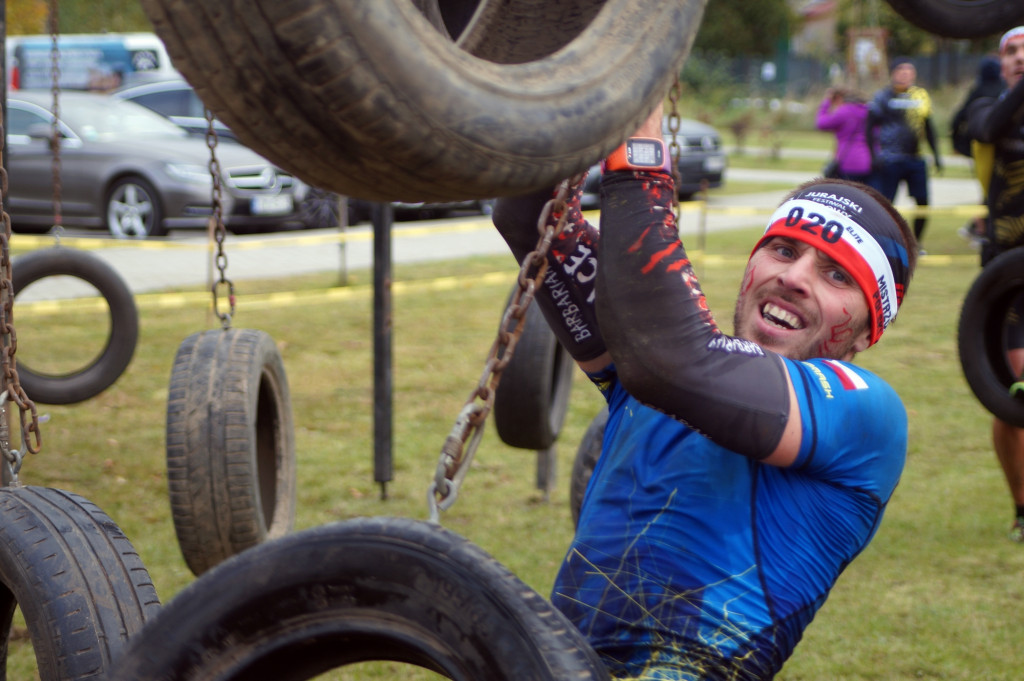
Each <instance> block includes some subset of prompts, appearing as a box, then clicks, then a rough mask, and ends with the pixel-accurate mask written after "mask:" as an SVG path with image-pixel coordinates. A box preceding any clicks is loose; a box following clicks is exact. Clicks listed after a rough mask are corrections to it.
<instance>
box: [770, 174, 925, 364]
mask: <svg viewBox="0 0 1024 681" xmlns="http://www.w3.org/2000/svg"><path fill="white" fill-rule="evenodd" d="M819 193H820V192H819ZM804 194H805V195H806V194H807V193H806V192H805V193H804ZM830 196H831V199H832V200H830V201H828V202H824V203H823V202H821V201H819V200H811V199H807V198H793V199H790V200H788V201H786V202H785V203H783V204H782V205H781V206H779V207H778V208H777V209H776V210H775V213H773V214H772V217H771V219H770V220H769V221H768V227H767V229H766V230H765V232H764V236H762V237H761V240H760V241H759V242H758V243H757V246H755V247H754V250H755V251H756V250H757V249H758V248H760V247H761V246H762V244H764V242H765V241H766V240H768V239H770V238H772V237H775V236H784V237H787V238H790V239H796V240H797V241H802V242H804V243H807V244H810V245H811V246H814V247H815V248H817V249H818V250H820V251H822V252H824V253H825V254H827V255H828V256H829V257H830V258H832V259H833V260H835V261H836V262H837V263H838V264H839V266H840V267H842V268H843V269H844V270H846V271H847V272H849V273H850V276H851V277H853V279H854V281H855V282H856V283H857V285H858V286H859V287H860V289H861V291H863V292H864V297H865V298H866V299H867V303H868V311H869V313H870V316H871V343H872V344H874V343H875V342H877V341H878V339H879V338H880V337H881V336H882V332H883V331H885V328H886V327H887V326H888V325H889V323H890V322H891V321H892V320H893V319H894V318H895V317H896V311H897V309H898V308H899V305H900V303H901V302H902V299H903V290H904V288H905V285H906V282H905V281H902V280H899V279H897V277H896V275H895V274H894V272H893V256H894V255H896V257H897V263H898V262H899V260H902V261H903V262H904V263H905V262H906V255H905V251H904V252H903V253H902V258H900V257H899V249H897V252H896V253H895V254H894V253H891V252H890V253H887V252H886V250H885V249H884V248H883V247H882V245H881V244H880V243H879V241H878V240H876V236H875V235H874V234H873V233H872V232H876V231H878V230H877V229H873V230H872V229H870V228H869V227H867V225H866V224H865V220H864V218H865V217H866V216H860V219H857V218H855V217H853V216H854V214H855V210H853V209H859V208H860V206H859V205H858V204H856V203H854V202H853V201H849V200H847V201H846V202H845V203H844V202H843V199H844V198H845V197H842V196H838V197H837V196H836V195H835V194H831V195H830ZM889 221H890V222H891V218H890V219H889ZM886 231H888V230H886ZM886 241H891V238H889V239H886ZM889 250H890V251H892V250H894V249H893V248H892V247H891V244H890V249H889ZM901 270H902V268H901ZM901 274H904V278H905V273H904V272H902V271H901Z"/></svg>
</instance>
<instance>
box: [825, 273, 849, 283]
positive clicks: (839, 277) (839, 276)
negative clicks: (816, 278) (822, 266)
mask: <svg viewBox="0 0 1024 681" xmlns="http://www.w3.org/2000/svg"><path fill="white" fill-rule="evenodd" d="M828 276H829V278H830V279H831V280H832V281H834V282H836V283H837V284H849V283H850V275H848V274H847V273H846V272H844V271H842V270H829V271H828Z"/></svg>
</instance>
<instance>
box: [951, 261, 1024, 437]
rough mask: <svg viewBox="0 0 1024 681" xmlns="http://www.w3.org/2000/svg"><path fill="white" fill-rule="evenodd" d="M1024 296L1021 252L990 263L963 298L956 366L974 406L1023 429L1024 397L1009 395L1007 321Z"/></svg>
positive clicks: (1023, 270)
mask: <svg viewBox="0 0 1024 681" xmlns="http://www.w3.org/2000/svg"><path fill="white" fill-rule="evenodd" d="M1018 296H1024V248H1015V249H1013V250H1010V251H1007V252H1005V253H1002V254H1001V255H999V256H997V257H995V258H993V259H992V260H991V261H990V262H989V263H988V264H987V265H985V267H984V268H983V269H982V270H981V274H979V275H978V277H977V278H976V279H975V280H974V283H973V284H971V287H970V289H968V291H967V295H966V296H965V297H964V304H963V308H962V309H961V311H960V323H959V326H958V330H957V340H958V349H959V352H960V366H961V367H962V369H963V372H964V378H966V379H967V384H968V385H969V386H970V388H971V390H972V391H973V392H974V395H975V397H977V398H978V401H979V402H981V404H982V405H983V406H984V407H985V408H986V409H988V411H989V412H991V413H992V415H994V416H997V417H999V418H1000V419H1002V420H1003V421H1006V422H1007V423H1010V424H1013V425H1015V426H1017V427H1018V428H1024V397H1020V396H1016V397H1015V396H1013V395H1011V394H1010V386H1011V385H1013V383H1014V382H1016V381H1017V380H1018V377H1016V376H1014V374H1013V371H1012V369H1011V368H1010V365H1009V362H1008V361H1007V356H1006V347H1007V346H1006V329H1005V326H1006V316H1007V313H1008V311H1009V310H1010V307H1011V305H1012V304H1013V301H1014V299H1015V298H1017V297H1018Z"/></svg>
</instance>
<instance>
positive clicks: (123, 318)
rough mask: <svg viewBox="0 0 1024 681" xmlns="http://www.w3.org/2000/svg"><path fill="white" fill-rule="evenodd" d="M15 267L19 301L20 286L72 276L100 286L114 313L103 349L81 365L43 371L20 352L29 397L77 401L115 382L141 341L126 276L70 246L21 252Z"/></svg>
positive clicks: (20, 369) (45, 401) (20, 371)
mask: <svg viewBox="0 0 1024 681" xmlns="http://www.w3.org/2000/svg"><path fill="white" fill-rule="evenodd" d="M11 270H12V274H13V276H12V284H13V285H14V292H15V300H17V295H18V293H19V292H20V291H24V290H25V289H26V288H28V287H29V286H30V285H32V284H34V283H35V282H37V281H39V280H41V279H45V278H47V277H56V276H70V277H75V278H77V279H81V280H82V281H84V282H85V283H87V284H89V285H91V286H93V287H94V288H95V289H96V290H97V291H99V294H100V295H101V296H102V297H103V299H104V301H105V302H106V304H107V308H108V310H109V312H110V333H109V335H108V336H107V339H106V343H105V344H104V347H103V349H102V350H101V351H100V353H99V354H98V355H97V356H96V357H95V358H94V359H93V360H92V361H91V362H90V363H89V364H87V365H86V366H84V367H82V368H81V369H77V370H75V371H71V372H69V373H66V374H48V373H43V372H42V371H40V370H36V369H33V368H32V366H31V365H30V364H29V363H26V362H25V361H24V359H23V358H24V356H25V355H24V353H21V354H19V355H17V359H18V378H19V379H20V381H21V387H22V388H24V389H25V393H26V394H27V395H28V396H29V398H30V399H32V400H33V401H34V402H41V403H43V404H74V403H76V402H83V401H85V400H88V399H89V398H91V397H95V396H96V395H98V394H100V393H101V392H103V391H104V390H106V389H107V388H109V387H110V386H112V385H113V384H114V383H115V382H116V381H117V379H118V378H120V377H121V374H123V373H124V371H125V369H127V368H128V365H129V363H131V360H132V355H133V354H134V353H135V346H136V344H137V343H138V340H139V313H138V310H137V309H136V307H135V298H134V297H133V296H132V292H131V289H129V288H128V284H126V283H125V281H124V279H122V278H121V275H119V274H118V273H117V271H116V270H115V269H114V268H112V267H111V266H110V265H108V264H107V263H105V262H104V261H102V260H100V259H99V258H97V257H96V256H94V255H92V254H90V253H87V252H86V251H76V250H74V249H71V248H46V249H41V250H38V251H31V252H29V253H26V254H24V255H20V256H17V257H16V258H14V260H13V263H12V266H11ZM29 352H31V350H29Z"/></svg>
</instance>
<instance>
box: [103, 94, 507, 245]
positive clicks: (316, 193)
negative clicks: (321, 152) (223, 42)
mask: <svg viewBox="0 0 1024 681" xmlns="http://www.w3.org/2000/svg"><path fill="white" fill-rule="evenodd" d="M112 94H113V96H114V97H117V98H118V99H126V100H128V101H132V102H135V103H136V104H141V105H142V106H144V107H146V108H148V109H151V110H153V111H155V112H156V113H158V114H160V115H161V116H165V117H166V118H168V119H170V120H171V121H172V122H174V123H176V124H177V125H180V126H181V127H183V128H185V129H186V130H188V131H190V132H191V133H193V134H194V135H199V136H202V137H204V138H205V136H206V131H207V128H208V127H209V123H208V122H207V120H206V105H205V104H203V101H202V100H201V99H199V95H197V94H196V92H195V90H193V89H192V86H191V85H189V84H188V81H186V80H184V79H182V78H177V79H169V80H162V81H159V82H150V83H142V84H139V85H132V86H129V87H124V88H121V89H119V90H117V91H115V92H114V93H112ZM214 126H215V127H214V129H215V130H216V132H217V136H218V138H219V139H225V140H234V141H237V140H238V137H237V136H236V135H235V134H234V133H233V132H232V131H231V128H229V127H228V126H226V125H224V123H222V122H220V121H219V120H214ZM347 204H348V209H347V218H348V224H350V225H354V224H357V223H359V222H364V221H367V220H369V219H370V210H371V203H370V202H369V201H364V200H362V199H358V198H349V200H348V202H347ZM338 205H339V202H338V195H337V194H335V193H333V192H330V191H327V190H324V189H319V188H315V187H312V188H310V191H309V193H308V195H307V196H306V197H305V198H304V199H303V203H302V205H301V206H300V210H301V212H302V215H303V221H304V223H305V225H306V226H307V227H309V228H322V227H334V226H337V224H338V215H339V212H338ZM492 205H493V201H490V200H466V201H453V202H451V203H405V202H401V201H395V202H393V203H392V207H393V208H394V211H395V217H396V218H398V219H403V218H443V217H447V216H449V215H451V214H452V213H453V212H456V211H468V212H473V213H484V214H489V213H490V208H491V206H492Z"/></svg>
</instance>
